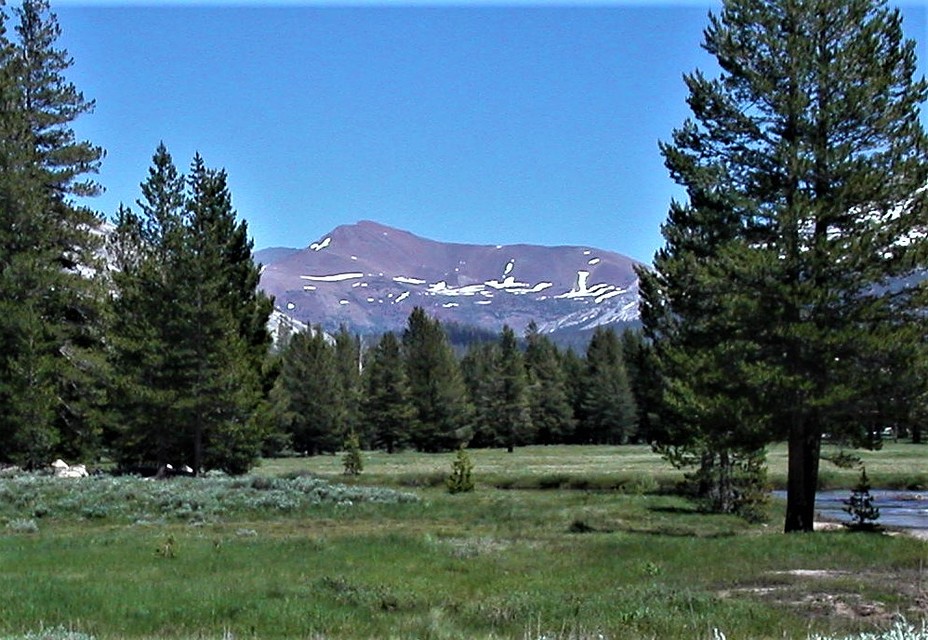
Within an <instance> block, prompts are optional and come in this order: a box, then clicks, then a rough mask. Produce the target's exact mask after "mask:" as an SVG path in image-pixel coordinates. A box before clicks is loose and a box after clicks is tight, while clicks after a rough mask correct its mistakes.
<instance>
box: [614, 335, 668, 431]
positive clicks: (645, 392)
mask: <svg viewBox="0 0 928 640" xmlns="http://www.w3.org/2000/svg"><path fill="white" fill-rule="evenodd" d="M621 342H622V359H623V361H624V362H625V368H626V370H627V372H628V379H629V383H630V384H631V389H632V395H633V396H634V398H635V406H636V408H637V409H638V412H637V418H638V431H637V434H636V439H637V440H638V441H639V442H646V443H650V442H652V441H653V439H654V436H655V435H656V434H657V431H658V429H659V426H658V415H659V413H660V407H661V381H660V374H659V372H658V368H657V362H656V356H655V354H654V350H653V348H652V347H651V345H650V344H649V343H648V342H647V341H646V340H645V339H644V337H643V336H642V334H641V331H636V330H633V329H626V330H625V331H623V332H622V337H621Z"/></svg>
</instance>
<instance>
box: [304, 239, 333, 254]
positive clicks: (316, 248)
mask: <svg viewBox="0 0 928 640" xmlns="http://www.w3.org/2000/svg"><path fill="white" fill-rule="evenodd" d="M330 244H332V238H331V237H327V238H326V239H325V240H323V241H322V242H314V243H312V244H311V245H309V248H310V249H312V250H313V251H322V250H323V249H325V248H326V247H328V246H329V245H330Z"/></svg>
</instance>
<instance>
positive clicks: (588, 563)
mask: <svg viewBox="0 0 928 640" xmlns="http://www.w3.org/2000/svg"><path fill="white" fill-rule="evenodd" d="M916 450H917V449H916ZM906 454H907V451H906V450H905V449H904V448H902V447H901V446H900V449H899V450H898V451H896V450H894V449H893V447H888V448H887V450H885V451H883V452H880V453H878V454H876V456H877V457H878V456H882V455H885V456H887V457H891V458H893V459H894V460H895V461H896V462H897V463H898V467H899V469H900V473H910V472H911V471H912V470H913V469H914V468H915V466H916V462H915V460H914V458H913V459H911V460H910V459H909V458H908V457H907V455H906ZM473 458H474V462H475V474H476V475H475V477H476V479H477V480H478V487H477V490H476V491H475V492H474V493H468V494H459V495H453V496H452V495H449V494H448V493H447V492H445V491H444V490H443V489H442V488H441V487H439V486H429V485H431V484H432V483H431V482H425V481H422V480H421V479H422V478H431V477H441V478H443V476H444V475H446V474H447V472H448V471H450V464H451V455H447V456H445V455H436V456H428V455H421V454H411V453H405V454H400V455H398V456H386V455H379V454H378V455H374V454H369V453H365V472H364V473H363V474H362V475H361V476H360V478H358V479H357V482H359V483H363V484H368V483H375V484H387V485H392V486H394V487H396V486H403V487H407V488H406V489H404V490H403V492H401V493H396V492H391V491H385V490H382V489H366V488H365V487H363V486H354V487H339V486H335V485H332V484H329V482H326V480H329V481H334V480H337V481H341V480H342V479H343V477H342V476H341V474H340V471H341V465H340V458H339V457H336V456H329V457H325V458H312V459H290V460H272V461H266V462H265V463H264V464H263V465H262V467H261V468H260V469H259V470H258V471H259V473H261V474H267V475H269V476H271V475H272V476H274V477H276V478H278V479H277V480H273V479H270V480H262V479H257V480H255V479H218V480H217V479H198V480H190V481H187V480H185V481H180V482H178V481H170V482H152V481H147V482H146V481H142V480H131V481H130V480H119V481H114V480H111V479H106V478H104V479H94V478H90V479H85V480H80V481H71V482H50V483H49V482H47V481H40V480H31V481H28V482H20V483H19V484H14V483H13V481H9V480H2V481H0V594H3V601H2V604H0V637H3V636H6V635H16V634H23V633H25V632H27V631H29V630H38V629H42V628H49V627H52V628H54V627H57V626H59V625H60V626H62V627H64V628H67V629H73V630H75V631H78V632H81V633H84V634H89V635H92V636H94V637H95V638H97V639H98V640H105V639H110V638H141V639H149V638H185V639H186V638H215V639H217V640H218V639H219V638H232V637H234V638H317V639H321V638H332V639H336V638H338V639H341V638H345V639H347V638H435V639H440V638H513V639H520V640H522V639H529V638H530V639H532V640H536V639H537V638H541V637H546V638H562V639H565V638H576V639H578V640H579V639H581V638H583V639H586V638H598V637H600V636H602V637H603V638H613V639H620V638H621V639H625V638H660V639H662V640H663V639H668V640H673V639H676V638H680V639H684V638H685V639H687V640H690V639H709V638H713V629H715V628H718V629H721V630H723V631H724V632H725V635H726V637H727V638H728V640H739V639H744V638H780V639H782V638H805V637H806V636H807V634H808V633H810V632H813V631H814V632H820V633H825V634H844V633H851V632H856V631H860V630H869V629H874V628H885V627H888V626H889V625H890V624H891V616H892V614H894V613H897V612H898V613H902V614H904V615H906V616H907V617H908V618H909V619H910V620H916V619H919V618H920V617H921V616H922V614H923V613H924V610H923V609H922V608H920V607H923V606H924V604H923V603H924V591H923V590H922V586H921V585H922V584H923V583H924V584H926V585H928V575H924V572H923V570H922V567H923V565H924V563H925V560H926V556H928V549H926V545H925V543H924V542H921V541H918V540H915V539H911V538H908V537H890V536H878V535H864V534H852V533H845V532H829V533H818V534H814V535H795V536H784V535H782V534H779V533H778V531H779V520H775V521H774V522H773V524H771V525H770V526H763V525H749V524H747V523H745V522H743V521H741V520H738V519H736V518H733V517H727V516H713V515H706V514H703V513H700V512H698V511H697V510H696V509H695V508H694V507H693V506H692V505H691V504H689V503H688V502H686V501H685V500H684V499H682V498H679V497H676V496H673V495H661V494H655V493H648V492H647V491H642V490H641V489H642V488H646V487H648V486H651V487H654V486H658V487H659V486H660V484H661V483H662V482H663V481H657V482H651V481H650V480H649V478H651V475H650V474H651V473H652V472H654V471H656V472H657V473H658V474H666V478H668V482H670V481H672V479H673V477H674V474H675V473H677V472H675V471H674V470H672V469H670V468H667V467H666V466H664V463H662V462H661V461H660V460H659V459H657V458H656V457H654V456H651V454H649V453H648V452H647V451H646V449H644V448H628V449H626V448H610V447H573V448H572V447H551V448H544V447H538V448H528V449H525V450H517V451H516V453H515V454H512V455H508V454H506V453H504V452H489V451H487V452H482V451H478V452H474V456H473ZM909 465H911V468H909ZM887 468H889V469H890V470H892V469H893V465H892V464H890V465H888V467H887ZM868 469H870V463H868ZM307 472H311V473H313V474H314V475H315V476H318V477H320V478H322V479H316V480H313V479H312V478H311V477H310V478H307V477H306V476H305V475H302V474H305V473H307ZM893 473H896V471H893ZM615 476H621V477H626V478H629V479H630V481H629V483H628V485H627V486H626V487H625V488H626V489H632V488H633V485H634V486H635V487H637V490H630V491H628V492H625V493H622V492H618V491H614V490H599V489H597V490H595V491H590V490H577V488H576V487H577V486H579V481H578V480H577V479H578V478H587V479H588V480H589V481H590V482H591V483H592V482H593V480H596V482H599V483H602V485H597V486H609V484H610V482H613V481H612V480H609V479H610V478H613V477H615ZM288 477H292V478H294V480H288V479H287V478H288ZM557 478H560V479H561V480H558V483H557V486H558V487H569V489H565V488H553V485H554V480H550V481H549V480H548V479H557ZM417 479H419V480H417ZM549 482H550V483H551V485H552V488H549V489H548V490H525V489H521V490H520V489H513V488H512V487H517V486H539V487H540V486H548V483H549ZM310 486H312V487H314V488H313V489H312V491H307V490H306V488H307V487H310ZM497 486H506V487H508V488H506V489H500V488H496V487H497ZM408 487H415V488H413V489H409V488H408ZM14 489H15V490H14ZM410 491H411V492H412V493H413V494H415V496H416V497H417V498H418V499H415V500H412V499H410V498H409V497H408V493H409V492H410ZM351 492H353V493H351ZM304 494H305V495H309V494H312V495H313V496H317V497H318V496H325V497H324V498H322V499H312V500H309V499H304V497H303V496H304ZM349 494H350V495H351V496H352V497H351V499H349V498H347V497H346V496H348V495H349ZM288 495H289V496H290V497H289V498H286V496H288ZM281 505H284V508H282V507H281ZM91 507H93V508H91ZM777 508H778V509H782V507H781V506H778V507H777ZM775 517H776V518H780V517H782V514H781V513H780V514H777V515H776V516H775ZM24 523H32V524H31V525H30V526H27V525H26V524H24ZM797 570H816V571H818V572H820V573H817V574H806V573H796V571H797ZM791 572H792V573H791ZM920 603H922V604H920ZM868 607H869V608H868ZM864 611H869V612H870V614H869V615H866V616H864V615H860V613H861V612H864ZM873 611H877V613H876V614H873V613H872V612H873Z"/></svg>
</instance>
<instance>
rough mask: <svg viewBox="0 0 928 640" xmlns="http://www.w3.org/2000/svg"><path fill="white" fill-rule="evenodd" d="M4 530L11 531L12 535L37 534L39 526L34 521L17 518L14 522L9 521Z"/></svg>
mask: <svg viewBox="0 0 928 640" xmlns="http://www.w3.org/2000/svg"><path fill="white" fill-rule="evenodd" d="M6 528H7V529H9V530H11V531H13V532H14V533H38V532H39V525H38V524H36V522H35V520H32V519H22V518H17V519H16V520H11V521H10V522H9V523H8V524H7V525H6Z"/></svg>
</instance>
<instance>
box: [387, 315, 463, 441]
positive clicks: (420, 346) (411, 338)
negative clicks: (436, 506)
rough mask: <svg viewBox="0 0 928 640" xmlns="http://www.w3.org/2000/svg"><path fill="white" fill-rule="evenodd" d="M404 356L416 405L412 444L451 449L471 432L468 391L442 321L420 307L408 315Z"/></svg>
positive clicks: (404, 338)
mask: <svg viewBox="0 0 928 640" xmlns="http://www.w3.org/2000/svg"><path fill="white" fill-rule="evenodd" d="M403 356H404V360H405V362H406V375H407V378H408V380H409V386H410V389H411V392H412V401H413V405H414V406H415V408H416V416H415V417H416V421H415V426H416V429H415V431H414V432H413V433H412V434H410V441H411V443H412V445H413V446H414V447H416V449H418V450H419V451H428V452H437V451H451V450H452V449H454V448H455V447H456V446H458V444H459V443H460V442H462V441H464V440H466V439H467V437H468V435H469V434H468V427H469V426H470V407H469V405H468V402H467V390H466V388H465V386H464V381H463V379H462V377H461V370H460V367H459V365H458V361H457V358H455V355H454V351H453V350H452V349H451V345H450V343H449V342H448V337H447V336H446V335H445V332H444V330H443V329H442V327H441V323H440V322H439V321H438V320H437V319H432V318H430V317H429V316H428V315H427V314H426V313H425V311H424V310H423V309H422V308H421V307H416V308H415V309H413V311H412V313H411V314H410V315H409V319H408V322H407V326H406V330H405V331H404V332H403Z"/></svg>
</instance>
